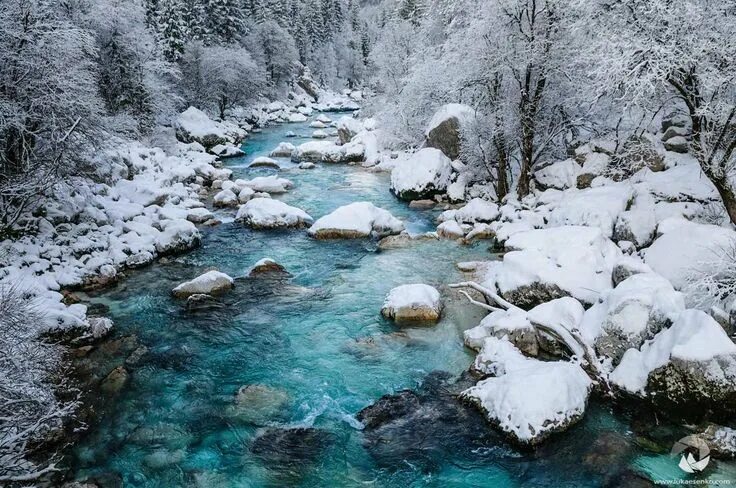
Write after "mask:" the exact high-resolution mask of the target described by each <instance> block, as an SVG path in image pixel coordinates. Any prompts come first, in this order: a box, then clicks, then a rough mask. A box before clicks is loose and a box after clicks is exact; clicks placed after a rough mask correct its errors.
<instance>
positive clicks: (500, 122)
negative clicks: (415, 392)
mask: <svg viewBox="0 0 736 488" xmlns="http://www.w3.org/2000/svg"><path fill="white" fill-rule="evenodd" d="M734 59H736V4H734V2H733V1H731V0H564V1H563V0H494V1H487V0H375V1H371V0H368V1H366V0H3V1H2V2H1V3H0V239H6V238H12V239H15V238H18V237H20V236H22V235H24V234H25V233H28V232H31V231H32V226H28V225H27V222H28V221H29V215H34V214H38V212H41V211H42V210H40V206H39V203H40V202H41V201H42V199H43V198H44V196H45V195H48V194H50V193H49V192H50V191H51V190H52V189H54V190H58V189H59V188H60V187H61V188H63V186H64V185H65V183H66V182H68V181H69V179H70V178H76V177H83V178H89V179H91V180H93V181H104V180H105V178H106V175H105V174H103V173H102V172H100V171H98V168H97V167H96V163H95V161H96V159H95V156H96V155H97V154H99V151H100V149H101V148H104V147H106V145H108V144H110V143H111V141H113V140H121V139H123V140H146V138H147V137H149V136H150V135H151V133H152V132H153V131H154V129H155V128H156V127H158V126H166V125H170V124H171V120H172V117H174V116H176V115H177V114H178V113H180V112H181V111H182V110H184V109H186V108H187V107H189V106H195V107H197V108H199V109H202V110H203V111H205V112H207V113H208V114H209V115H210V116H211V117H213V118H215V119H227V118H228V117H229V115H230V114H231V113H232V112H233V111H234V110H235V109H237V108H239V107H248V106H251V105H254V104H256V103H263V102H266V101H270V100H279V99H284V98H285V97H286V96H287V95H288V93H289V92H290V91H291V90H293V88H294V86H295V85H294V83H295V82H296V80H297V79H298V78H299V77H300V76H303V75H304V74H305V73H307V74H309V76H311V77H312V78H313V79H314V80H315V81H316V82H317V83H318V84H319V85H321V86H322V87H325V88H327V89H334V90H337V91H339V90H342V89H355V90H362V91H363V93H364V94H365V102H363V107H362V109H361V111H362V114H364V115H366V116H372V117H375V118H376V119H378V120H380V122H381V127H382V129H383V133H384V135H386V141H384V142H385V143H386V144H387V145H388V146H389V147H390V148H391V149H397V150H398V149H411V148H415V147H418V146H419V145H421V144H422V141H423V139H424V129H425V127H426V124H427V121H428V120H429V119H430V118H431V116H432V114H433V113H434V111H435V110H436V109H437V107H439V106H441V105H443V104H445V103H463V104H467V105H469V106H471V107H472V108H473V109H474V110H475V112H476V113H475V118H474V123H473V125H472V126H470V127H465V128H464V130H463V138H464V141H465V144H463V151H462V154H461V155H460V159H462V160H463V162H464V163H465V164H466V165H468V166H469V167H470V168H473V170H474V172H475V178H476V179H477V180H481V181H485V182H488V183H490V184H491V186H492V187H493V192H492V194H491V195H489V198H490V199H492V200H495V201H497V202H501V201H503V200H504V199H506V200H508V199H514V198H519V199H521V198H523V197H525V196H526V195H528V194H529V193H530V192H531V191H532V190H533V188H534V185H535V182H534V178H533V175H534V172H535V170H537V169H538V168H540V167H543V166H544V165H546V164H548V163H549V162H552V161H556V160H560V159H565V158H566V157H568V156H569V155H571V154H574V150H575V149H576V148H577V147H579V146H580V145H581V144H583V143H584V142H586V141H588V140H590V139H591V138H594V137H598V136H604V137H607V138H610V139H612V140H613V141H614V142H615V147H614V149H613V151H612V153H613V160H614V162H616V161H619V162H620V164H618V166H617V165H616V164H614V167H615V174H611V175H609V176H611V177H612V178H614V179H616V178H619V179H622V178H626V177H628V176H630V175H631V174H632V173H633V172H634V171H635V170H636V169H638V168H631V167H628V166H627V165H630V164H631V161H632V160H636V158H631V157H624V156H626V155H628V156H630V155H631V154H636V153H637V151H641V150H642V149H641V147H642V146H646V143H645V142H646V141H644V139H643V138H644V133H645V132H646V131H647V129H648V128H649V127H650V125H651V124H652V122H653V121H654V120H655V119H661V117H662V116H663V115H669V114H671V113H672V112H673V111H674V112H677V113H679V114H680V115H681V116H684V117H685V118H686V120H687V124H688V125H689V126H690V127H691V137H690V139H689V142H688V144H689V151H690V153H691V154H692V155H693V156H694V157H695V158H696V159H697V161H698V163H699V165H700V167H701V169H702V171H703V174H704V175H705V176H706V177H707V178H708V179H709V180H710V181H711V182H712V183H713V185H714V186H715V188H716V189H717V191H718V193H719V195H720V197H721V201H722V203H723V205H722V206H720V205H719V206H718V208H717V209H716V210H715V211H714V212H715V213H716V214H718V215H717V216H716V217H715V219H720V220H721V221H722V222H728V220H730V221H731V222H732V223H736V186H734V185H735V183H734V181H735V180H734V175H733V171H734V169H735V166H736V69H734ZM0 292H2V293H1V294H0V298H3V297H7V300H4V301H5V302H6V303H10V302H11V299H12V300H15V301H16V302H22V301H23V300H24V299H23V296H22V292H20V291H18V290H3V289H0ZM1 310H2V307H0V311H1ZM33 313H35V312H34V311H33V310H28V311H26V312H23V313H21V314H17V313H15V314H10V313H7V314H6V313H4V312H3V313H2V315H3V317H2V318H0V321H2V324H3V327H4V329H3V330H1V331H0V336H2V337H0V368H1V369H7V370H8V371H12V372H13V374H9V375H0V417H9V416H11V415H13V413H14V412H15V407H13V405H14V404H15V403H14V402H15V400H16V396H17V392H18V385H19V384H21V383H23V382H24V381H26V380H27V377H28V375H27V372H28V371H34V372H35V373H34V374H36V373H38V374H39V375H40V376H43V375H44V374H46V373H47V372H48V371H47V370H55V369H56V366H57V362H56V359H53V358H57V356H58V354H56V353H54V354H50V353H49V352H48V351H50V350H54V351H55V349H54V348H53V347H52V346H48V345H47V344H33V345H31V346H29V345H28V344H29V343H30V342H32V338H28V337H25V334H24V333H22V332H20V331H22V330H23V326H22V321H23V316H25V317H26V318H27V317H28V316H32V314H33ZM9 333H12V334H11V336H12V337H19V339H18V340H17V341H16V340H7V337H9V336H8V335H7V334H9ZM29 348H30V349H29ZM39 348H40V349H39ZM46 348H50V349H46ZM29 351H31V352H29ZM28 356H30V357H32V358H33V361H34V362H37V363H38V364H35V363H34V364H31V365H24V366H23V367H19V364H20V362H19V361H20V359H18V358H24V357H28ZM45 356H48V357H52V356H53V358H52V359H53V361H51V364H49V362H44V361H43V358H44V357H45ZM13 358H15V359H13ZM39 371H40V373H39ZM43 394H44V395H47V394H49V392H48V391H44V392H43ZM19 401H20V400H19ZM2 402H6V404H5V406H3V404H2ZM7 402H10V403H7ZM39 408H40V407H39ZM70 408H71V407H70V406H65V407H63V408H62V409H61V410H60V411H55V412H52V413H50V414H48V415H50V417H44V418H43V420H39V421H37V419H38V418H39V417H43V415H46V414H45V413H43V412H42V413H41V414H39V411H38V410H33V408H29V410H28V411H26V412H25V415H26V416H27V420H28V424H27V427H28V428H27V430H22V429H21V431H20V432H11V435H8V436H7V437H5V438H3V437H2V436H1V435H0V484H2V480H3V478H2V476H3V471H2V466H1V465H2V461H3V456H6V461H7V460H11V459H12V461H13V462H16V461H17V463H21V461H20V460H22V459H23V456H24V449H25V447H26V444H27V443H28V442H32V437H33V429H35V428H37V427H38V425H39V423H38V422H40V423H44V422H49V419H55V418H58V417H60V416H62V415H64V414H65V413H66V412H67V409H70ZM3 439H4V440H3ZM19 442H20V443H22V448H18V447H17V446H18V443H19ZM37 469H40V470H41V471H37V472H35V473H30V474H29V479H32V478H33V476H34V475H38V474H43V472H42V471H43V470H42V468H38V467H37V466H35V465H29V471H33V470H37Z"/></svg>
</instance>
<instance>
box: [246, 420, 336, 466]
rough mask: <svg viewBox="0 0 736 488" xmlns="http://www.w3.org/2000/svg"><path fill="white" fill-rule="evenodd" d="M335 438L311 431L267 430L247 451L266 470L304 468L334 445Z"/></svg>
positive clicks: (301, 429)
mask: <svg viewBox="0 0 736 488" xmlns="http://www.w3.org/2000/svg"><path fill="white" fill-rule="evenodd" d="M334 440H335V439H334V434H332V433H330V432H327V431H326V430H322V429H317V428H314V427H298V428H291V429H279V428H275V427H271V428H267V429H265V430H264V431H263V432H261V433H260V435H258V437H256V438H255V440H254V441H253V444H252V445H251V447H250V451H251V453H253V455H255V456H256V457H258V458H260V459H261V460H262V461H263V462H264V464H265V465H266V466H268V468H269V469H274V470H282V469H284V467H286V466H288V467H290V468H291V469H300V468H306V467H308V465H309V464H312V463H313V462H315V461H316V460H317V459H318V458H319V457H320V456H321V455H322V453H323V452H324V451H325V450H326V449H327V448H328V447H329V446H330V445H331V444H332V443H333V442H334Z"/></svg>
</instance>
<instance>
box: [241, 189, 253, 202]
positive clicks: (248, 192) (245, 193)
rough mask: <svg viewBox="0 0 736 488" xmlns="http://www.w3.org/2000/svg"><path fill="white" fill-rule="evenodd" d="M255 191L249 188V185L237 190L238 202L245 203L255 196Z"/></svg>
mask: <svg viewBox="0 0 736 488" xmlns="http://www.w3.org/2000/svg"><path fill="white" fill-rule="evenodd" d="M255 194H256V192H255V190H254V189H253V188H250V187H249V186H246V187H244V188H243V189H242V190H240V191H239V192H238V202H240V203H245V202H247V201H248V200H250V199H251V198H253V197H254V196H255Z"/></svg>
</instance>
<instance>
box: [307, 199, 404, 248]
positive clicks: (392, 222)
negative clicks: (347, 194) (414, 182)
mask: <svg viewBox="0 0 736 488" xmlns="http://www.w3.org/2000/svg"><path fill="white" fill-rule="evenodd" d="M402 230H404V224H403V223H402V222H401V221H400V220H399V219H397V218H396V217H394V216H393V215H391V213H390V212H389V211H388V210H384V209H382V208H379V207H376V206H375V205H373V204H372V203H369V202H355V203H351V204H349V205H344V206H342V207H339V208H338V209H337V210H335V211H333V212H332V213H330V214H328V215H325V216H324V217H322V218H320V219H317V221H316V222H315V223H314V225H312V226H311V227H310V228H309V230H308V233H309V234H310V235H311V236H313V237H316V238H317V239H334V238H359V237H368V236H371V235H374V234H375V235H378V236H387V235H392V234H398V233H400V232H401V231H402Z"/></svg>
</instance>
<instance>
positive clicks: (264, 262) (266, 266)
mask: <svg viewBox="0 0 736 488" xmlns="http://www.w3.org/2000/svg"><path fill="white" fill-rule="evenodd" d="M263 273H280V274H289V273H288V272H287V271H286V268H284V267H283V266H281V265H280V264H279V263H277V262H276V261H274V260H273V259H270V258H263V259H261V260H260V261H258V262H257V263H256V264H254V265H253V267H252V268H251V269H250V271H249V272H248V276H250V277H253V276H256V275H259V274H263Z"/></svg>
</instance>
